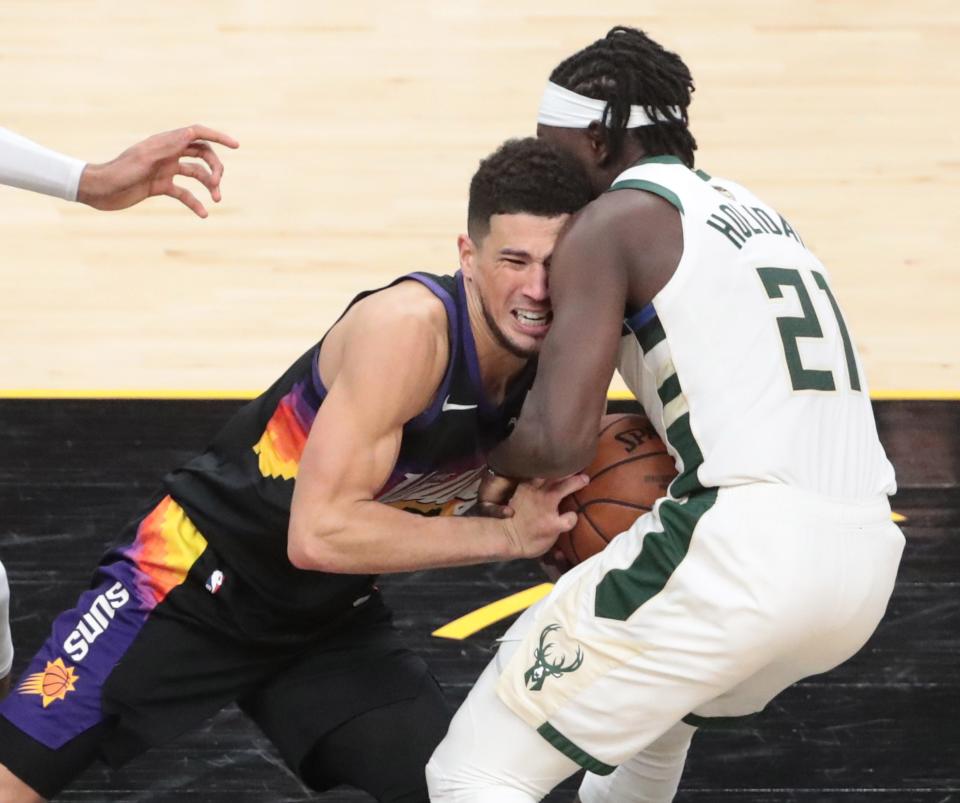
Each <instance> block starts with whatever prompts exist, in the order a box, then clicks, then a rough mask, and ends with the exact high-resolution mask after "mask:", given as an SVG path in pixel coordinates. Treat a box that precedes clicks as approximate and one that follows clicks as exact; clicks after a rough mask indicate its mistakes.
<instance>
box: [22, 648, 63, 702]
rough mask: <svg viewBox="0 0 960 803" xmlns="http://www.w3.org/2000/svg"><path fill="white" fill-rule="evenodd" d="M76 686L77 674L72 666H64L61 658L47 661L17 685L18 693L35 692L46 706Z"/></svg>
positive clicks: (60, 698) (61, 697)
mask: <svg viewBox="0 0 960 803" xmlns="http://www.w3.org/2000/svg"><path fill="white" fill-rule="evenodd" d="M76 688H77V674H76V672H75V671H74V669H73V667H72V666H66V665H64V663H63V659H62V658H57V660H56V661H47V667H46V669H44V670H43V671H42V672H35V673H34V674H32V675H28V676H27V678H26V680H24V681H23V683H21V684H20V685H19V687H17V691H18V692H20V694H36V695H38V696H39V697H42V698H43V707H44V708H46V707H47V706H48V705H50V703H52V702H53V701H54V700H65V699H66V697H67V695H68V694H69V693H70V692H72V691H74V690H75V689H76Z"/></svg>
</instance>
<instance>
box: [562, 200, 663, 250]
mask: <svg viewBox="0 0 960 803" xmlns="http://www.w3.org/2000/svg"><path fill="white" fill-rule="evenodd" d="M678 214H679V213H678V210H677V208H676V206H675V205H673V204H671V203H670V202H669V201H668V200H666V199H664V198H663V197H661V196H660V195H657V194H655V193H652V192H642V191H641V192H638V191H629V190H626V191H616V192H606V193H604V194H603V195H601V196H599V197H598V198H596V199H594V200H593V201H591V202H590V203H589V204H587V206H585V207H584V208H583V209H582V210H580V212H578V213H577V215H576V216H575V217H574V219H573V220H572V221H571V223H570V225H569V226H568V229H567V233H566V236H567V237H569V238H571V239H581V238H582V239H583V240H591V241H595V242H603V243H607V244H611V245H612V244H615V243H623V244H626V245H629V246H631V247H634V248H635V247H638V246H642V245H643V240H644V239H645V238H648V237H651V236H655V235H656V233H657V232H659V231H660V230H661V228H662V227H663V226H665V225H667V224H668V223H671V222H674V221H675V220H676V219H677V218H678Z"/></svg>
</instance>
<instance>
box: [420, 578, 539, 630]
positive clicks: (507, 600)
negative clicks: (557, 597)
mask: <svg viewBox="0 0 960 803" xmlns="http://www.w3.org/2000/svg"><path fill="white" fill-rule="evenodd" d="M552 588H553V583H541V584H540V585H538V586H534V587H533V588H528V589H525V590H524V591H518V592H517V593H516V594H511V595H510V596H509V597H504V598H503V599H498V600H497V601H496V602H491V603H490V604H489V605H484V606H483V607H482V608H477V610H475V611H471V612H470V613H468V614H467V615H466V616H461V617H460V618H459V619H454V620H453V621H452V622H450V623H449V624H445V625H444V626H443V627H441V628H438V629H437V630H434V631H433V633H431V635H433V636H436V637H437V638H448V639H455V640H457V641H461V640H463V639H465V638H467V637H468V636H472V635H473V634H474V633H478V632H479V631H481V630H483V628H485V627H489V626H490V625H492V624H493V623H494V622H499V621H500V620H501V619H506V618H507V617H508V616H512V615H513V614H515V613H519V612H520V611H524V610H526V609H527V608H529V607H530V606H531V605H533V603H535V602H538V601H539V600H541V599H543V598H544V597H545V596H547V594H549V593H550V589H552Z"/></svg>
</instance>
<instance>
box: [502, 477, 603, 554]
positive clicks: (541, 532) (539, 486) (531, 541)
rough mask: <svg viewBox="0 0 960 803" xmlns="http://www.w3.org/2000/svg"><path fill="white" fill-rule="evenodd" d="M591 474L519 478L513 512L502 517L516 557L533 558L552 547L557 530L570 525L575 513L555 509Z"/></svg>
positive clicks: (568, 527)
mask: <svg viewBox="0 0 960 803" xmlns="http://www.w3.org/2000/svg"><path fill="white" fill-rule="evenodd" d="M589 481H590V478H589V477H587V475H586V474H573V475H572V476H569V477H564V478H562V479H559V480H549V481H545V480H530V481H528V482H521V483H520V484H519V485H518V486H517V490H516V493H514V495H513V498H512V499H511V500H510V508H511V509H512V510H513V516H511V517H510V518H505V519H503V527H504V529H505V530H506V533H507V538H508V539H509V541H510V545H511V548H512V549H511V551H512V553H513V555H514V557H517V558H536V557H539V556H540V555H542V554H543V553H544V552H546V551H547V550H548V549H550V547H552V546H553V545H554V544H555V543H556V541H557V538H559V537H560V533H565V532H567V530H571V529H573V527H574V525H576V523H577V514H576V513H573V512H568V513H561V512H560V511H559V510H558V507H559V505H560V502H561V501H562V500H563V498H564V497H565V496H569V495H570V494H572V493H576V492H577V491H579V490H580V489H581V488H583V487H584V486H585V485H586V484H587V483H588V482H589Z"/></svg>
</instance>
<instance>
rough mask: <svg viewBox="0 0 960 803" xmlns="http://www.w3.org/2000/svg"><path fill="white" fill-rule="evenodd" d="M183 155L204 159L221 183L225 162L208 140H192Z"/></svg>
mask: <svg viewBox="0 0 960 803" xmlns="http://www.w3.org/2000/svg"><path fill="white" fill-rule="evenodd" d="M183 155H184V156H190V157H192V158H194V159H203V161H205V162H206V163H207V166H208V167H209V168H210V172H211V173H212V174H213V178H214V181H215V183H216V184H219V183H220V179H221V178H222V177H223V162H221V161H220V157H219V156H217V152H216V151H215V150H214V149H213V148H211V147H210V146H209V145H207V143H206V142H191V143H190V145H189V146H188V147H187V148H185V149H184V151H183ZM217 200H219V199H217Z"/></svg>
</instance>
